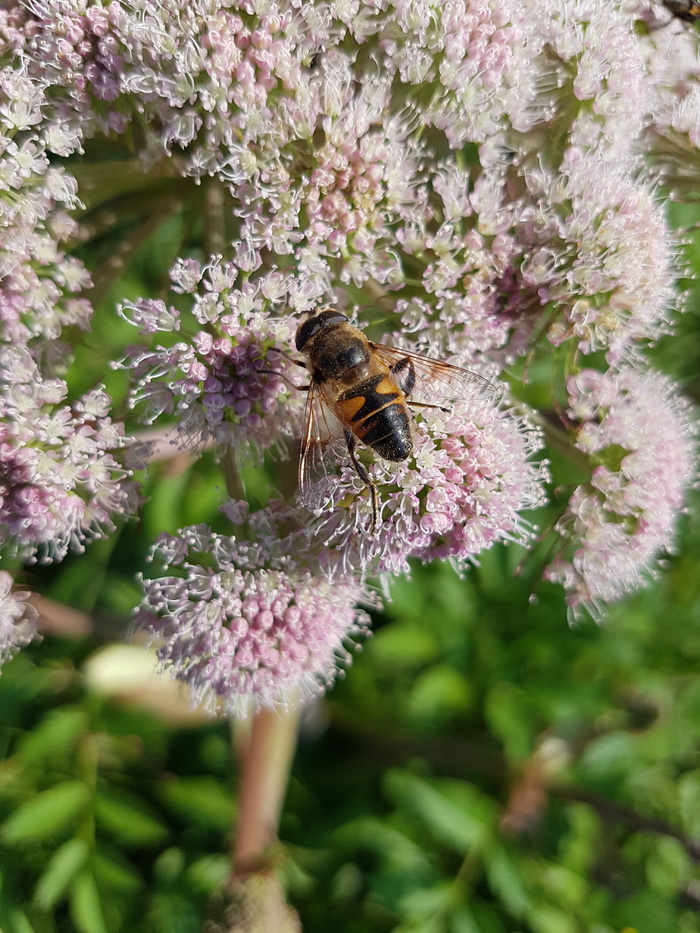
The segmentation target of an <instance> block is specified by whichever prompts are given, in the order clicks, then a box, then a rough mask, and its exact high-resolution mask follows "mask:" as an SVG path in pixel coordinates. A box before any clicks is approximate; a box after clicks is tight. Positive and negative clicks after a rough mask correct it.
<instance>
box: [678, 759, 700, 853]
mask: <svg viewBox="0 0 700 933" xmlns="http://www.w3.org/2000/svg"><path fill="white" fill-rule="evenodd" d="M678 804H679V809H680V814H681V820H682V821H683V829H684V830H685V832H686V833H687V834H688V835H689V836H691V837H692V838H693V839H697V838H700V771H690V772H688V773H687V774H684V775H683V776H682V777H681V778H679V780H678Z"/></svg>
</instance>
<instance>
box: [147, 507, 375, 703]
mask: <svg viewBox="0 0 700 933" xmlns="http://www.w3.org/2000/svg"><path fill="white" fill-rule="evenodd" d="M226 511H227V514H228V515H229V516H230V517H231V519H232V521H233V523H234V524H237V525H238V531H237V533H236V534H235V535H229V536H222V535H217V534H213V533H212V532H211V530H210V529H209V528H207V527H206V526H195V527H189V528H185V529H183V530H182V531H181V532H179V533H178V534H177V535H164V536H162V537H161V539H160V540H159V542H158V543H157V545H156V548H155V551H154V558H155V559H156V560H157V561H158V562H159V563H160V564H161V565H162V567H163V569H164V570H165V571H170V572H171V573H172V572H174V575H170V576H162V577H159V578H157V579H154V580H146V581H145V582H144V586H145V590H146V599H145V601H144V603H143V604H142V606H141V608H140V610H139V613H138V615H137V619H136V621H137V623H138V624H139V625H140V626H142V627H143V628H145V630H146V631H148V632H149V633H150V634H152V635H153V636H155V638H156V640H157V644H158V656H159V658H160V659H161V661H162V662H163V667H164V668H165V669H166V670H170V671H172V673H174V675H175V676H177V677H178V678H179V679H181V680H183V681H185V682H186V683H187V684H189V685H190V686H191V687H192V689H193V691H194V695H195V697H196V698H197V699H198V700H200V701H202V702H208V703H209V704H210V705H212V704H215V701H216V698H217V697H218V699H219V701H220V702H221V703H222V704H223V706H224V707H225V708H226V709H227V710H228V711H229V712H236V713H239V714H242V715H247V714H248V713H249V712H250V711H251V710H255V709H258V708H261V707H283V706H286V705H296V704H297V703H298V702H300V701H301V700H303V699H304V698H307V697H310V696H315V695H317V694H319V693H322V692H323V691H324V690H325V688H327V687H328V686H329V685H330V684H331V683H332V682H333V680H334V679H335V676H336V673H337V670H338V666H339V665H342V664H346V663H347V662H348V661H349V658H350V655H349V653H348V650H347V645H348V641H349V640H350V639H354V638H356V637H357V636H358V635H360V634H362V633H363V632H364V631H365V630H366V628H367V625H368V622H369V619H368V617H367V616H366V614H365V613H364V612H363V611H361V610H359V609H357V603H358V601H360V600H363V601H368V600H369V594H368V592H367V591H366V590H365V588H364V587H363V586H361V585H360V584H359V583H357V582H356V580H355V578H354V577H353V576H352V575H350V574H346V573H343V572H342V571H341V570H340V569H339V568H338V566H337V564H338V560H337V555H336V554H334V553H333V552H332V551H330V550H327V549H325V548H323V547H322V546H319V545H316V546H315V547H314V546H312V543H311V539H310V538H309V536H308V534H307V533H306V532H305V531H304V530H303V529H299V528H298V529H297V530H293V531H291V532H289V531H286V527H285V526H287V527H288V526H290V525H292V526H293V525H296V524H297V522H298V518H297V514H296V511H295V510H293V509H290V508H289V507H286V506H282V505H281V504H280V503H271V505H270V506H269V507H268V508H266V509H263V510H261V511H259V512H254V513H252V514H250V515H248V510H247V504H246V503H236V502H233V503H230V504H229V505H228V506H227V507H226ZM311 568H313V569H311Z"/></svg>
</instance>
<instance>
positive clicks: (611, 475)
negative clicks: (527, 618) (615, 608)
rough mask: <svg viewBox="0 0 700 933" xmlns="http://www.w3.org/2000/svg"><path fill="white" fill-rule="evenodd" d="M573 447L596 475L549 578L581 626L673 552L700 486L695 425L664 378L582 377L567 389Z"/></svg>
mask: <svg viewBox="0 0 700 933" xmlns="http://www.w3.org/2000/svg"><path fill="white" fill-rule="evenodd" d="M568 390H569V410H568V415H569V417H570V418H571V419H572V421H573V423H574V424H575V425H576V428H575V431H574V436H575V443H576V447H577V448H578V449H579V450H580V451H582V452H584V453H585V454H587V455H588V456H589V458H590V460H591V464H592V466H593V470H592V476H591V481H590V483H589V484H587V485H585V486H579V487H577V488H576V489H575V490H574V492H573V494H572V496H571V499H570V502H569V506H568V509H567V512H566V514H565V515H564V516H563V517H562V519H561V520H560V522H559V525H558V529H559V532H560V534H561V535H562V537H563V539H564V541H565V542H566V548H565V550H564V553H563V555H562V556H561V557H559V558H558V559H557V560H555V561H554V563H553V564H551V565H550V567H549V568H548V570H547V573H546V577H547V578H548V579H550V580H553V581H554V582H558V583H561V584H562V585H563V586H564V588H565V590H566V591H567V602H568V604H569V606H570V608H571V610H572V613H573V616H574V618H576V617H577V616H578V615H579V614H580V612H581V610H588V611H589V612H591V613H592V614H593V616H594V618H600V617H601V615H602V611H603V608H604V605H605V604H606V603H609V602H612V601H613V600H616V599H619V598H621V597H622V596H625V595H626V594H627V593H629V592H631V591H632V590H634V589H637V588H638V587H639V586H641V585H643V583H644V582H645V581H646V580H647V579H648V578H649V576H650V574H652V573H653V571H654V569H655V566H656V560H657V558H658V556H659V554H660V552H662V551H670V550H672V549H673V536H674V526H675V522H676V518H677V516H678V514H679V512H680V511H681V509H682V507H683V502H684V499H685V495H686V492H687V489H688V487H689V485H690V484H691V483H692V482H694V481H695V479H696V477H697V464H696V456H697V424H696V423H695V422H694V421H693V420H692V417H693V416H692V413H691V410H690V406H689V404H688V403H687V402H686V401H685V400H684V399H683V398H681V397H680V396H679V395H677V393H676V390H675V387H674V386H673V383H672V382H671V381H670V380H669V379H668V378H667V377H666V376H663V375H661V374H660V373H653V372H641V371H638V370H637V369H635V368H632V367H625V368H624V369H621V370H620V371H619V372H616V371H614V370H611V371H609V372H607V373H599V372H596V371H595V370H583V371H582V372H580V373H579V374H578V375H577V376H574V377H572V378H571V379H570V380H569V384H568Z"/></svg>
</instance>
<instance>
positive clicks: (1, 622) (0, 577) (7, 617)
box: [0, 570, 39, 665]
mask: <svg viewBox="0 0 700 933" xmlns="http://www.w3.org/2000/svg"><path fill="white" fill-rule="evenodd" d="M28 597H29V593H28V592H22V591H20V590H14V591H13V589H12V577H11V576H10V574H9V573H7V571H6V570H0V665H2V664H4V663H5V661H9V659H10V658H11V657H13V656H14V655H15V654H16V653H17V652H18V651H19V650H20V649H21V648H24V647H25V646H26V645H28V644H29V642H30V641H32V639H34V638H35V637H36V632H37V619H38V615H39V614H38V612H37V611H36V609H35V608H34V607H33V606H32V605H31V603H28V602H27V599H28Z"/></svg>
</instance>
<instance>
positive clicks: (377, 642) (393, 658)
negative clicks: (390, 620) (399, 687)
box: [369, 623, 439, 669]
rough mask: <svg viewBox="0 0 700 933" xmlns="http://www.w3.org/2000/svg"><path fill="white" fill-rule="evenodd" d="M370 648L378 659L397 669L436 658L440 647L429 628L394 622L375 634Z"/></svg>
mask: <svg viewBox="0 0 700 933" xmlns="http://www.w3.org/2000/svg"><path fill="white" fill-rule="evenodd" d="M369 650H370V651H371V652H372V655H373V657H375V658H377V660H379V661H381V662H382V663H383V664H388V665H390V666H391V668H392V669H396V668H402V667H416V666H417V665H424V664H426V663H427V662H429V661H432V660H434V659H435V658H436V657H437V655H438V651H439V647H438V643H437V641H436V639H435V635H434V634H433V633H432V632H431V631H430V630H429V629H427V628H425V627H423V628H421V627H419V626H417V625H406V624H403V625H402V624H398V623H394V624H393V625H387V626H386V628H383V629H380V630H379V631H378V632H376V633H375V634H374V637H373V638H372V641H371V642H370V645H369Z"/></svg>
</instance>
